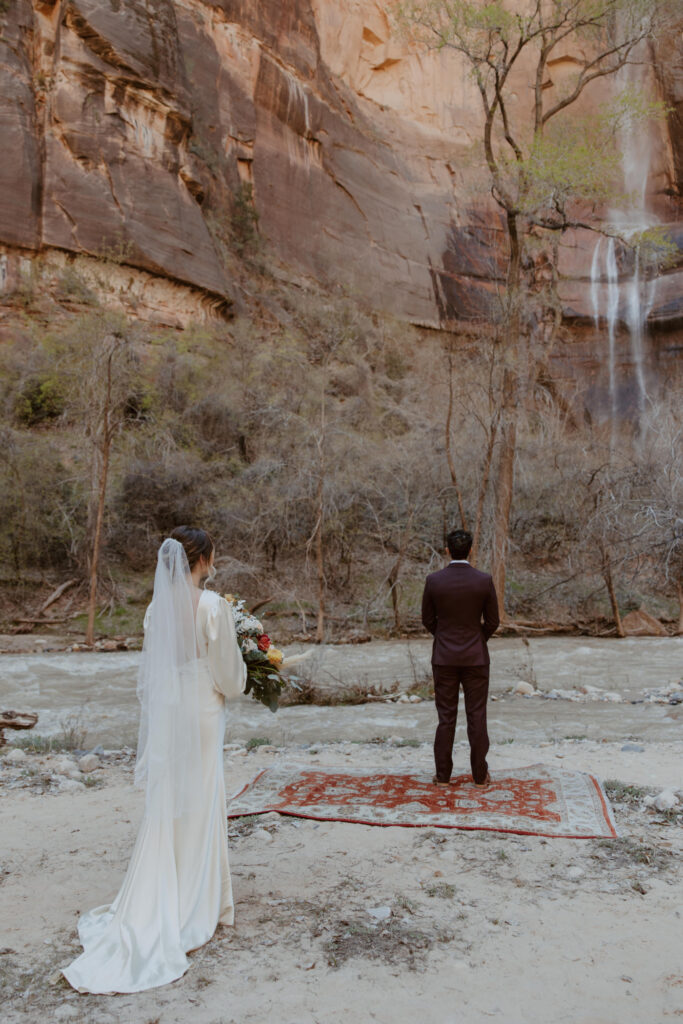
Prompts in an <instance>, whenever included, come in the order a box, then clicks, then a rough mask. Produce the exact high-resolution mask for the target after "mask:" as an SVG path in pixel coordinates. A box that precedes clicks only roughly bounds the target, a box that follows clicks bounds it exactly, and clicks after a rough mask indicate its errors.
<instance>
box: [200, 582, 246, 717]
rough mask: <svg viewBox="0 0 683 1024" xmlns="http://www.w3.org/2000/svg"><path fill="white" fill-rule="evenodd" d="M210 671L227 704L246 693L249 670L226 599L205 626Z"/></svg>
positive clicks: (210, 612) (215, 606)
mask: <svg viewBox="0 0 683 1024" xmlns="http://www.w3.org/2000/svg"><path fill="white" fill-rule="evenodd" d="M206 639H207V644H208V656H209V667H210V669H211V676H212V678H213V681H214V685H215V687H216V689H217V690H219V691H220V692H221V693H222V694H223V695H224V696H225V697H226V698H227V699H228V700H234V699H235V698H237V697H239V695H240V694H241V693H244V687H245V686H246V684H247V666H246V665H245V663H244V660H243V658H242V654H241V652H240V649H239V646H238V643H237V633H236V631H235V620H234V619H233V617H232V612H231V610H230V605H229V604H228V602H227V601H226V600H225V599H224V598H222V597H221V598H219V599H218V600H217V601H215V602H214V604H213V607H212V608H211V610H210V611H209V616H208V620H207V623H206Z"/></svg>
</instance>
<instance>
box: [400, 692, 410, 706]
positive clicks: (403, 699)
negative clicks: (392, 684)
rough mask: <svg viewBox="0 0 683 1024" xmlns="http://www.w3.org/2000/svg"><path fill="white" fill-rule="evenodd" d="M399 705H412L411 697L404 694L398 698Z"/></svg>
mask: <svg viewBox="0 0 683 1024" xmlns="http://www.w3.org/2000/svg"><path fill="white" fill-rule="evenodd" d="M397 703H398V704H410V697H409V696H408V694H407V693H402V694H401V696H400V697H399V698H398V701H397Z"/></svg>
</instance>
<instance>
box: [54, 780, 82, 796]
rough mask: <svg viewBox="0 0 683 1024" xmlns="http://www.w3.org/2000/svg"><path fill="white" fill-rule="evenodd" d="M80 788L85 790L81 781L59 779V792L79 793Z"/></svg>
mask: <svg viewBox="0 0 683 1024" xmlns="http://www.w3.org/2000/svg"><path fill="white" fill-rule="evenodd" d="M81 790H85V786H84V785H83V783H82V782H79V781H78V780H77V779H61V780H60V783H59V792H60V793H80V792H81Z"/></svg>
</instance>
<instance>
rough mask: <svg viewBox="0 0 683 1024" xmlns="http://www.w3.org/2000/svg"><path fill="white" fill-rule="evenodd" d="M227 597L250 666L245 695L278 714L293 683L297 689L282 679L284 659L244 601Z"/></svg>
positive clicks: (288, 681)
mask: <svg viewBox="0 0 683 1024" xmlns="http://www.w3.org/2000/svg"><path fill="white" fill-rule="evenodd" d="M224 597H225V600H226V601H227V602H228V603H229V604H230V605H231V607H232V614H233V618H234V620H235V629H236V631H237V642H238V644H239V648H240V651H241V652H242V657H243V658H244V661H245V663H246V666H247V685H246V687H245V693H251V695H252V697H253V698H254V700H258V701H260V702H261V704H265V706H266V707H267V708H270V710H271V711H277V708H278V701H279V698H280V694H281V693H282V691H283V690H284V688H285V687H286V686H287V685H289V683H290V682H291V684H292V685H293V686H296V683H294V682H292V681H291V680H288V679H287V678H286V677H285V676H284V675H283V672H282V669H283V667H284V666H285V656H284V654H283V653H282V651H280V650H278V648H277V647H274V646H273V644H272V643H271V640H270V637H269V636H268V635H267V634H266V632H265V631H264V629H263V625H262V624H261V622H259V620H258V619H257V618H256V616H254V615H252V614H251V613H250V612H249V611H248V610H247V609H246V608H245V607H244V601H242V600H240V599H239V598H236V597H235V596H234V595H233V594H225V595H224ZM297 660H299V659H297ZM289 663H291V660H290V662H289Z"/></svg>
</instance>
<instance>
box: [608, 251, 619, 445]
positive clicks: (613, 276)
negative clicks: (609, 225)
mask: <svg viewBox="0 0 683 1024" xmlns="http://www.w3.org/2000/svg"><path fill="white" fill-rule="evenodd" d="M605 262H606V270H607V337H608V342H609V403H610V417H611V423H612V441H614V429H615V425H616V420H617V412H618V403H617V366H616V347H617V345H616V330H617V314H618V312H619V271H618V269H617V256H616V247H615V244H614V239H613V238H610V239H609V241H608V243H607V258H606V261H605Z"/></svg>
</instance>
